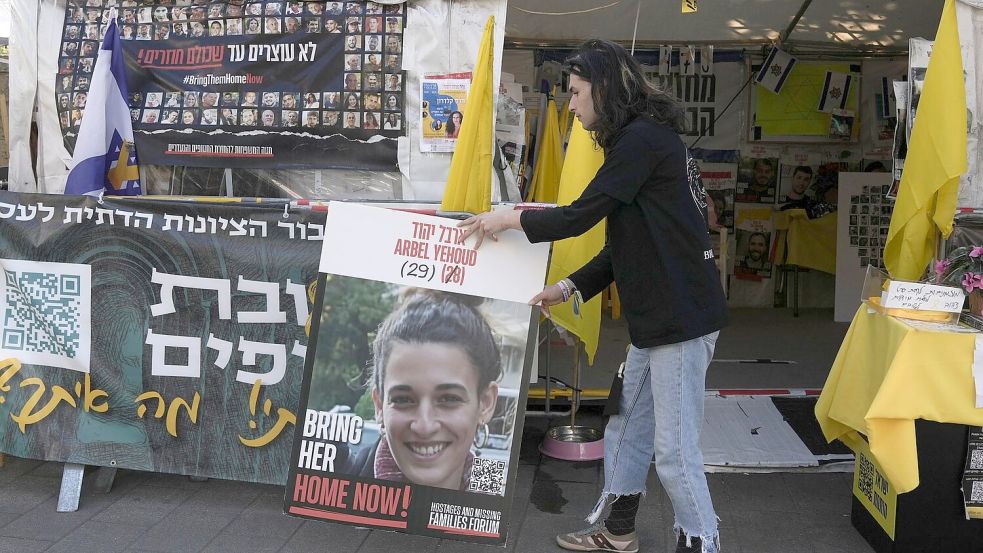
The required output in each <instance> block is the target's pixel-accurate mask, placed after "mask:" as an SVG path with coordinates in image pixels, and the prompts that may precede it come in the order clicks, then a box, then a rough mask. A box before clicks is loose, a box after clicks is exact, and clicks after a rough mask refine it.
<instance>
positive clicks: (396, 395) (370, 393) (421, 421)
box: [307, 275, 531, 495]
mask: <svg viewBox="0 0 983 553" xmlns="http://www.w3.org/2000/svg"><path fill="white" fill-rule="evenodd" d="M332 294H335V296H333V297H337V298H339V300H338V301H339V302H341V298H345V297H349V296H350V295H351V294H356V295H358V296H359V297H370V298H371V299H370V300H368V302H365V303H370V304H371V306H370V309H368V310H366V311H364V312H361V311H360V315H359V317H360V319H361V320H362V321H365V320H366V319H369V320H371V318H370V317H369V316H368V315H369V313H373V314H374V313H380V314H381V313H388V314H386V315H385V317H384V318H383V319H382V321H381V322H379V323H378V324H377V326H373V325H371V324H369V323H366V324H365V326H364V328H359V330H358V334H359V339H358V342H359V344H360V345H359V346H358V347H355V348H354V349H355V350H358V351H364V354H362V355H361V356H359V355H357V354H356V355H352V356H348V357H345V358H344V359H343V360H342V359H340V358H337V357H335V358H332V359H322V357H321V352H322V351H332V350H333V349H334V347H333V345H334V344H336V343H337V342H333V341H332V340H333V337H334V336H335V335H336V333H338V332H340V330H339V329H332V328H330V322H331V317H338V316H340V311H341V310H342V309H348V308H347V307H345V306H343V305H339V304H336V303H335V300H333V299H331V298H332ZM391 304H392V306H391V308H390V307H389V306H390V305H391ZM324 306H325V307H324V311H323V315H322V317H323V318H322V320H321V325H322V326H321V327H320V328H319V329H318V346H317V352H318V354H317V357H316V358H315V365H314V369H313V374H312V376H311V387H310V393H309V397H308V402H307V408H308V410H309V411H310V410H311V409H320V410H322V411H324V410H328V409H330V410H331V411H332V412H342V413H343V412H349V411H350V412H352V414H354V415H358V416H359V417H361V418H362V420H363V421H364V425H363V428H362V436H361V439H360V440H359V441H358V443H344V442H341V443H337V444H336V445H337V448H338V454H337V459H336V460H335V465H334V473H335V474H339V475H350V476H361V477H368V478H377V479H380V480H387V481H392V482H410V483H413V484H419V485H424V486H432V487H435V488H444V489H451V490H461V491H471V492H476V493H486V494H492V495H504V493H505V487H504V484H503V485H502V486H501V488H500V489H483V488H480V487H478V486H477V483H475V485H472V480H471V474H472V466H473V465H474V464H475V459H476V458H481V459H482V460H484V459H492V460H502V461H505V464H506V466H507V465H508V462H509V459H510V456H511V444H512V428H513V427H514V423H515V415H516V407H517V404H516V402H515V399H514V398H515V396H516V393H517V390H518V388H519V387H520V385H521V384H520V383H521V378H522V372H523V362H524V358H525V340H526V339H527V333H528V328H529V320H530V313H531V311H530V310H531V308H530V307H529V306H528V305H523V304H516V303H514V302H506V301H501V300H485V299H483V298H480V297H475V296H467V295H462V294H454V293H449V292H441V291H436V290H428V289H422V288H410V287H396V286H392V285H389V284H385V283H379V282H375V281H368V280H362V279H357V278H351V277H341V276H337V275H331V276H330V277H329V281H328V283H327V284H326V287H325V299H324ZM380 310H382V311H380ZM375 321H377V322H378V321H379V319H378V318H375ZM500 330H501V331H500ZM344 332H345V333H346V334H347V333H348V331H347V329H346V330H345V331H344ZM520 335H521V336H520ZM363 339H364V342H363ZM349 347H351V346H349ZM324 348H329V349H327V350H325V349H324ZM363 348H364V349H363ZM327 355H333V354H330V353H329V354H327ZM345 366H347V367H350V371H351V372H350V373H348V374H347V375H341V374H339V373H338V368H339V367H345ZM335 381H338V382H342V381H343V382H347V383H348V384H345V385H343V386H344V388H346V389H345V390H342V391H339V387H338V386H337V385H335V384H332V382H335ZM353 383H356V384H357V383H365V384H364V385H362V386H353ZM502 392H504V395H502V396H501V397H500V393H502ZM345 394H348V397H347V398H343V397H342V396H344V395H345ZM352 394H354V395H352ZM505 472H506V473H507V468H506V470H505ZM505 477H506V474H505V473H503V474H502V482H504V481H505Z"/></svg>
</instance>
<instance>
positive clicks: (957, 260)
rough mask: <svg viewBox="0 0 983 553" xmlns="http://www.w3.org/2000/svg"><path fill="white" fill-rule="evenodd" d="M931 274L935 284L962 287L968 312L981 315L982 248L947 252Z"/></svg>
mask: <svg viewBox="0 0 983 553" xmlns="http://www.w3.org/2000/svg"><path fill="white" fill-rule="evenodd" d="M932 273H933V274H930V275H929V279H927V280H930V281H931V282H933V283H935V284H948V285H951V286H962V288H963V290H965V291H966V294H967V296H968V297H969V311H970V313H972V314H973V315H981V314H983V246H962V247H959V248H956V249H954V250H952V251H951V252H949V255H947V256H946V257H945V259H942V260H939V261H936V262H935V264H934V267H933V271H932Z"/></svg>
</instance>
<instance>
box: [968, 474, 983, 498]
mask: <svg viewBox="0 0 983 553" xmlns="http://www.w3.org/2000/svg"><path fill="white" fill-rule="evenodd" d="M969 500H970V501H972V502H973V503H983V481H979V480H976V481H974V482H973V491H972V493H971V494H969Z"/></svg>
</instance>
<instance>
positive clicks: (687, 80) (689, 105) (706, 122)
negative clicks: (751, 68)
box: [643, 61, 747, 150]
mask: <svg viewBox="0 0 983 553" xmlns="http://www.w3.org/2000/svg"><path fill="white" fill-rule="evenodd" d="M673 69H678V66H673ZM643 70H644V71H645V76H646V77H647V78H649V79H651V80H652V81H654V82H655V83H657V84H658V85H659V86H660V87H661V88H662V89H663V90H665V91H667V92H669V93H670V94H672V95H673V96H675V97H676V98H679V99H680V100H681V101H682V103H683V106H684V108H685V110H686V118H687V131H686V133H685V135H684V137H683V139H684V141H685V142H686V144H687V145H690V144H692V143H693V142H695V141H696V140H697V139H698V140H699V142H698V143H697V144H696V145H697V146H699V147H700V148H705V149H709V150H736V149H737V148H738V147H739V144H738V143H739V140H740V138H741V136H742V131H741V129H742V128H743V126H744V121H745V117H746V109H745V106H747V98H746V96H745V95H746V94H747V92H746V91H742V86H743V85H744V83H745V82H746V81H747V66H746V65H745V64H744V62H743V61H733V62H723V61H716V62H714V63H713V64H712V65H711V72H710V73H700V74H696V75H682V74H680V73H678V72H675V73H666V74H661V73H660V72H659V71H658V67H654V66H643ZM725 108H726V111H725Z"/></svg>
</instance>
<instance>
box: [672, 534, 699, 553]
mask: <svg viewBox="0 0 983 553" xmlns="http://www.w3.org/2000/svg"><path fill="white" fill-rule="evenodd" d="M702 551H703V541H702V540H700V538H690V539H689V547H687V546H686V534H684V533H682V532H680V533H679V537H678V538H676V553H701V552H702Z"/></svg>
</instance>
